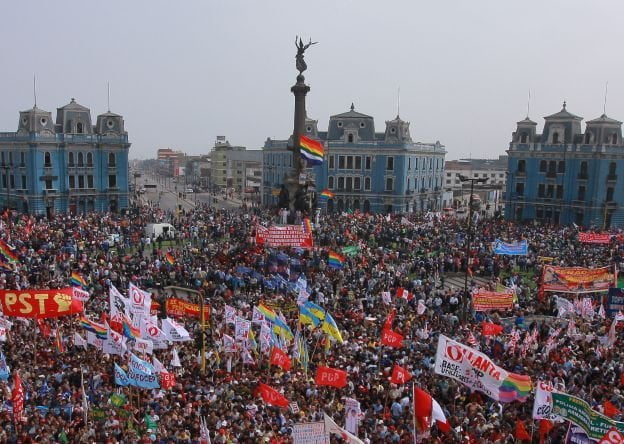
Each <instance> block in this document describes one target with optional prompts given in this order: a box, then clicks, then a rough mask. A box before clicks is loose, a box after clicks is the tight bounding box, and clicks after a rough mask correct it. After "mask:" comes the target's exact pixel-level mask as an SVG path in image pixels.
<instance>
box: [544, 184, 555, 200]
mask: <svg viewBox="0 0 624 444" xmlns="http://www.w3.org/2000/svg"><path fill="white" fill-rule="evenodd" d="M554 196H555V186H554V185H548V187H546V198H548V199H552V198H553V197H554Z"/></svg>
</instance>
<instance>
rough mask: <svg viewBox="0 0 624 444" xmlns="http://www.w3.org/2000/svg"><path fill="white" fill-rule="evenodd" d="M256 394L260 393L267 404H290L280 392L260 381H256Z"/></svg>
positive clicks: (281, 405) (282, 405) (280, 405)
mask: <svg viewBox="0 0 624 444" xmlns="http://www.w3.org/2000/svg"><path fill="white" fill-rule="evenodd" d="M256 395H260V396H261V397H262V399H264V402H266V403H267V404H269V405H275V406H277V407H288V406H289V404H290V402H289V401H288V399H286V398H285V397H284V396H283V395H282V394H281V393H280V392H278V391H277V390H275V389H274V388H272V387H270V386H268V385H266V384H263V383H261V382H260V383H258V388H257V389H256Z"/></svg>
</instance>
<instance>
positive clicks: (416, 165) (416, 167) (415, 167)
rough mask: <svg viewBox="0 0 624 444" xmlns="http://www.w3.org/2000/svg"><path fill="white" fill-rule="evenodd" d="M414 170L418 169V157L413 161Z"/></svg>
mask: <svg viewBox="0 0 624 444" xmlns="http://www.w3.org/2000/svg"><path fill="white" fill-rule="evenodd" d="M414 169H415V170H417V169H418V157H416V158H415V159H414Z"/></svg>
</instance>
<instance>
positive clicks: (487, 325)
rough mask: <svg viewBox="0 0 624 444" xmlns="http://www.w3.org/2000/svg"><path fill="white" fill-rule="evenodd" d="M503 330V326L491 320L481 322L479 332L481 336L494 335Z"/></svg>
mask: <svg viewBox="0 0 624 444" xmlns="http://www.w3.org/2000/svg"><path fill="white" fill-rule="evenodd" d="M502 331H503V326H502V325H498V324H493V323H491V322H483V323H482V324H481V334H482V335H483V336H496V335H498V334H500V333H501V332H502Z"/></svg>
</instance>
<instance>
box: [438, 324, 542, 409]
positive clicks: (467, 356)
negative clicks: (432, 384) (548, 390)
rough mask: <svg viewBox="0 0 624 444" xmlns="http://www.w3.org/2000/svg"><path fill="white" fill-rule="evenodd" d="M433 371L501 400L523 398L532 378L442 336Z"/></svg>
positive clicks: (507, 400)
mask: <svg viewBox="0 0 624 444" xmlns="http://www.w3.org/2000/svg"><path fill="white" fill-rule="evenodd" d="M435 372H436V373H437V374H438V375H442V376H447V377H449V378H452V379H455V380H456V381H459V382H461V383H463V384H464V385H466V386H468V387H470V388H471V389H473V390H477V391H480V392H482V393H485V394H486V395H487V396H489V397H490V398H492V399H495V400H497V401H500V402H512V401H521V402H523V401H526V399H527V396H528V395H529V393H530V392H531V378H530V377H529V376H526V375H518V374H515V373H511V372H508V371H507V370H505V369H503V368H501V367H498V366H496V365H495V364H494V363H493V362H492V360H491V359H490V358H489V357H488V356H487V355H484V354H483V353H480V352H478V351H477V350H475V349H473V348H470V347H468V346H467V345H464V344H462V343H460V342H457V341H453V340H452V339H451V338H448V337H446V336H444V335H440V339H439V340H438V351H437V353H436V361H435Z"/></svg>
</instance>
